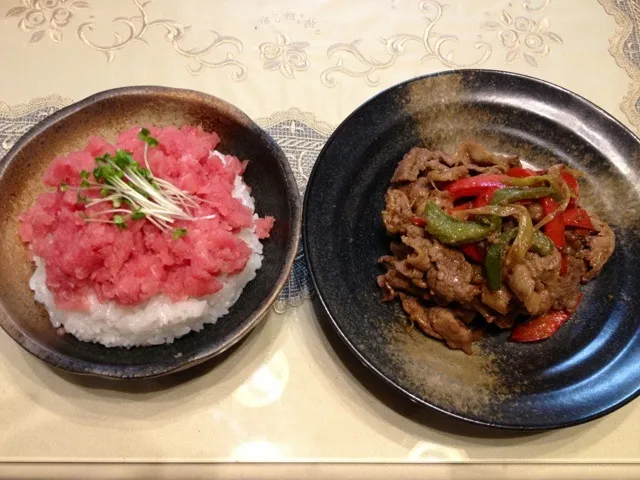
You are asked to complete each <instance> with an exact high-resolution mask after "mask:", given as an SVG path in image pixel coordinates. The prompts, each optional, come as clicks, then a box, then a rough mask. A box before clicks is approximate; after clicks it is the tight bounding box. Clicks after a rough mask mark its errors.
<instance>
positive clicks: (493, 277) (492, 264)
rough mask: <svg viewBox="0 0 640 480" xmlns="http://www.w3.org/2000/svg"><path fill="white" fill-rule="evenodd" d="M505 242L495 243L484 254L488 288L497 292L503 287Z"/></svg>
mask: <svg viewBox="0 0 640 480" xmlns="http://www.w3.org/2000/svg"><path fill="white" fill-rule="evenodd" d="M503 251H504V244H503V243H494V244H493V245H490V246H489V248H487V253H486V254H485V256H484V270H485V276H486V277H487V288H488V289H489V290H490V291H492V292H496V291H498V290H500V288H502V255H503Z"/></svg>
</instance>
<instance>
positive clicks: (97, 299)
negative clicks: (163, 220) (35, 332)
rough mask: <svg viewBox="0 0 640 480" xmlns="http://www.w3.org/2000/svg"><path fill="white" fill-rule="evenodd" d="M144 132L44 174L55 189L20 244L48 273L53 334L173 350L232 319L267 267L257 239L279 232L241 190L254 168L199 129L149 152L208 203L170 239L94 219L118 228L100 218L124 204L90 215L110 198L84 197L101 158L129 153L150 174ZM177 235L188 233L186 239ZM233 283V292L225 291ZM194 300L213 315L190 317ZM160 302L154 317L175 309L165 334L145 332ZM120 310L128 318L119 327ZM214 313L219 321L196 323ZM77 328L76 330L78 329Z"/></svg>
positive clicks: (162, 175)
mask: <svg viewBox="0 0 640 480" xmlns="http://www.w3.org/2000/svg"><path fill="white" fill-rule="evenodd" d="M140 131H141V128H140V127H138V126H136V127H133V128H131V129H129V130H127V131H125V132H123V133H122V134H120V135H119V136H118V138H117V139H116V142H115V144H110V143H108V142H107V141H105V140H104V139H102V138H100V137H91V138H90V139H89V141H88V144H87V146H86V148H85V149H84V150H82V151H79V152H73V153H70V154H68V155H65V156H61V157H58V158H56V159H55V160H54V161H53V162H52V164H51V165H50V166H49V168H48V169H47V171H46V173H45V175H44V183H45V184H46V185H48V186H51V187H55V188H56V190H55V191H51V192H48V193H44V194H42V195H40V196H39V197H38V198H37V199H36V202H35V204H34V205H33V206H32V207H31V208H30V209H29V210H27V211H26V212H25V213H23V214H22V215H21V216H20V236H21V238H22V240H23V241H24V242H26V243H27V244H28V246H29V251H30V253H31V254H32V256H33V257H34V261H36V264H37V265H38V267H39V270H40V271H39V272H36V273H37V275H34V278H32V287H33V288H34V290H35V291H36V298H37V299H38V300H39V301H41V302H43V303H45V305H46V306H47V308H48V310H49V313H50V315H51V317H52V322H53V323H54V325H55V326H60V325H64V327H65V330H66V331H67V332H70V333H73V334H74V335H76V336H77V337H78V338H81V339H82V340H91V341H99V342H101V343H104V344H105V345H108V346H112V345H125V346H132V345H144V344H150V343H162V342H166V341H172V340H173V338H175V337H177V336H180V335H183V334H184V333H186V332H188V331H189V330H197V329H199V328H201V327H202V323H204V322H207V321H215V318H216V317H217V316H220V313H222V314H224V313H226V311H228V307H230V304H229V301H230V300H233V301H235V299H237V296H239V293H240V292H241V291H242V288H243V287H244V285H245V284H246V282H248V281H249V280H251V279H252V278H253V277H254V276H255V270H256V269H257V268H259V267H260V264H261V259H262V256H261V253H262V246H261V244H260V242H259V241H258V240H259V239H265V238H268V237H269V234H270V231H271V228H272V227H273V224H274V219H273V218H272V217H265V218H259V217H258V216H257V215H256V214H255V213H254V202H253V199H252V198H251V196H250V190H249V188H248V187H247V186H246V184H245V183H244V181H243V180H242V174H243V173H244V170H245V168H246V167H247V162H246V161H244V162H243V161H240V160H239V159H238V158H236V157H234V156H232V155H224V154H221V153H220V152H217V151H216V150H215V149H216V146H217V145H218V143H219V142H220V138H219V137H218V135H217V134H216V133H207V132H204V131H203V130H201V129H200V128H197V127H191V126H185V127H182V128H175V127H166V128H150V135H151V136H152V137H153V138H155V139H157V141H158V145H157V146H154V148H148V153H147V161H148V166H149V169H150V171H151V172H152V174H153V176H154V177H155V178H158V179H163V180H166V181H168V182H170V183H171V184H173V185H174V186H175V187H177V188H178V189H180V190H181V191H182V192H185V193H187V194H190V195H192V196H193V197H192V198H197V199H198V206H197V208H194V209H193V211H192V212H191V213H192V214H193V216H194V219H190V220H184V219H180V220H175V222H174V223H172V224H171V229H172V230H171V231H163V230H161V229H160V228H158V227H157V226H156V225H154V224H153V223H151V222H150V221H149V220H148V219H146V218H142V219H139V220H132V219H131V218H128V221H127V222H126V228H120V227H119V226H117V225H116V224H114V223H112V222H111V223H109V222H96V221H87V218H109V216H108V215H103V216H100V215H96V214H99V212H100V211H105V210H108V209H110V208H111V209H112V208H113V206H112V205H111V204H110V203H108V202H103V203H101V204H98V205H95V206H91V207H89V208H87V207H86V204H87V202H88V201H89V202H90V201H91V200H92V199H96V198H99V196H100V193H99V192H98V191H97V190H80V192H83V193H84V195H83V194H82V193H80V194H79V190H78V188H79V187H80V186H81V182H82V177H81V172H83V171H86V172H92V171H93V169H94V168H95V167H96V160H95V159H96V157H100V156H102V155H104V154H105V153H108V154H110V155H114V154H115V153H116V150H125V151H127V152H130V153H131V154H132V156H133V159H134V160H135V161H137V162H138V163H139V164H140V165H144V150H145V141H143V140H142V139H140V138H139V132H140ZM85 175H86V173H85ZM92 178H93V177H92ZM176 231H179V232H182V233H181V234H180V235H178V236H176V235H175V232H176ZM257 250H259V251H257ZM250 260H253V261H250ZM43 271H44V275H43ZM234 276H237V277H239V278H241V279H242V281H240V282H238V281H236V280H235V279H233V277H234ZM245 280H246V281H245ZM42 281H44V285H43V284H42ZM38 282H40V283H38ZM230 284H233V286H232V290H233V291H229V292H221V291H222V290H224V289H225V287H226V286H228V285H230ZM227 290H228V289H227ZM218 293H224V295H222V296H223V297H224V299H225V300H224V301H225V303H226V304H229V305H226V306H225V307H224V308H223V309H222V310H221V311H217V310H216V305H215V303H216V294H218ZM194 300H195V301H196V302H200V303H202V305H204V307H203V308H202V309H200V308H195V309H193V308H191V307H193V305H194ZM180 302H190V303H189V304H188V305H187V304H186V303H185V308H186V307H187V306H190V308H191V310H189V309H188V308H187V310H188V311H189V312H191V313H193V315H191V316H190V317H189V318H187V319H185V318H182V317H184V316H185V315H184V312H182V313H180V312H179V309H176V307H179V304H180ZM203 302H204V303H203ZM212 302H213V303H212ZM231 303H233V302H231ZM151 304H152V305H153V310H154V311H150V312H148V313H150V314H151V315H154V314H155V316H158V315H160V314H163V312H159V310H158V309H159V305H164V306H166V312H164V314H163V315H164V317H165V318H164V319H161V321H159V323H158V324H157V325H155V326H154V325H153V322H151V323H150V322H149V320H148V319H147V320H146V321H145V322H146V323H145V326H144V329H143V330H144V331H136V325H135V324H134V325H131V323H132V321H131V319H132V318H134V317H132V315H134V316H135V314H136V312H144V311H145V310H148V309H149V306H150V305H151ZM169 304H173V305H169ZM207 305H208V306H207ZM107 307H111V309H110V310H109V308H107ZM105 308H106V310H105ZM212 309H213V310H216V311H215V312H213V311H212ZM114 311H118V312H120V313H119V314H118V315H115V317H117V318H114V314H113V312H114ZM100 312H102V313H100ZM154 312H155V313H154ZM172 312H173V313H172ZM207 312H209V313H215V315H211V316H210V317H209V318H204V319H201V318H195V317H202V316H203V315H204V316H205V317H206V314H207ZM196 314H197V315H196ZM176 315H177V317H176ZM194 315H195V317H194ZM160 316H162V315H160ZM98 317H99V318H98ZM178 317H179V318H178ZM176 318H177V320H176ZM83 322H84V323H83ZM69 323H73V324H74V325H75V327H74V328H71V329H70V325H69ZM134 323H135V322H134ZM92 324H95V325H92ZM150 325H151V327H153V328H150ZM94 326H95V328H93V327H94ZM167 327H168V328H167ZM185 328H186V331H185ZM163 329H164V330H163ZM153 332H155V333H153ZM149 339H150V340H149Z"/></svg>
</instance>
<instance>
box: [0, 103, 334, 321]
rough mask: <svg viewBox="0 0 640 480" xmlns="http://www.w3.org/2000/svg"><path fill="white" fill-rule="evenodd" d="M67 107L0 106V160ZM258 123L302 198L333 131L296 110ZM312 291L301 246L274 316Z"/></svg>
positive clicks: (307, 296)
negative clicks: (273, 142)
mask: <svg viewBox="0 0 640 480" xmlns="http://www.w3.org/2000/svg"><path fill="white" fill-rule="evenodd" d="M70 103H72V100H70V99H65V98H62V97H60V96H58V95H52V96H49V97H46V98H37V99H34V100H32V101H31V102H30V103H28V104H25V105H17V106H10V105H7V104H6V103H1V102H0V159H2V158H3V157H4V155H5V154H6V153H7V152H8V151H9V149H10V148H11V147H12V146H13V144H14V143H15V142H16V141H17V140H18V139H19V138H20V137H21V136H22V135H23V134H25V133H26V132H27V131H28V130H29V129H30V128H31V127H32V126H34V125H35V124H36V123H38V122H40V121H41V120H43V119H45V118H46V117H48V116H49V115H51V114H52V113H54V112H55V111H56V110H58V109H60V108H62V107H63V106H65V105H68V104H70ZM257 123H258V124H259V125H260V126H261V127H263V128H264V129H265V130H266V131H267V132H268V133H269V134H270V135H271V136H272V137H273V138H274V139H275V140H276V141H277V142H278V144H279V145H280V146H281V147H282V149H283V151H284V153H285V154H286V156H287V159H288V160H289V163H290V164H291V168H292V169H293V172H294V174H295V177H296V181H297V182H298V187H299V188H300V195H301V196H302V195H304V189H305V187H306V185H307V180H308V179H309V174H310V172H311V168H312V167H313V164H314V163H315V161H316V159H317V158H318V154H319V153H320V150H321V149H322V146H323V145H324V143H325V142H326V141H327V138H328V137H329V135H330V133H331V131H332V127H331V126H330V125H328V124H326V123H323V122H320V121H318V120H317V119H316V118H315V117H314V116H313V115H312V114H309V113H305V112H301V111H300V110H298V109H290V110H287V111H283V112H278V113H276V114H274V115H272V116H270V117H267V118H260V119H258V120H257ZM0 161H1V160H0ZM312 290H313V288H312V284H311V278H310V277H309V272H308V270H307V265H306V263H305V259H304V251H303V248H302V246H301V247H300V249H299V251H298V254H297V256H296V259H295V263H294V265H293V269H292V272H291V276H290V277H289V280H288V282H287V284H286V285H285V287H284V289H283V291H282V293H281V294H280V296H279V297H278V299H277V300H276V302H275V304H274V307H273V308H274V310H275V311H276V312H279V313H283V312H285V311H286V310H287V309H288V308H289V307H295V306H298V305H300V304H301V303H302V302H303V301H304V300H305V299H307V298H310V297H311V294H312Z"/></svg>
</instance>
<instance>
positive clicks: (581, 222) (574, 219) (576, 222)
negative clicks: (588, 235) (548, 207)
mask: <svg viewBox="0 0 640 480" xmlns="http://www.w3.org/2000/svg"><path fill="white" fill-rule="evenodd" d="M562 220H563V221H564V224H565V225H566V226H567V227H577V228H582V229H585V230H595V228H594V227H593V223H592V222H591V219H590V218H589V214H588V213H587V211H586V210H585V209H584V208H567V209H566V210H565V211H564V212H562Z"/></svg>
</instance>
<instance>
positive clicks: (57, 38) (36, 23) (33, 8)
mask: <svg viewBox="0 0 640 480" xmlns="http://www.w3.org/2000/svg"><path fill="white" fill-rule="evenodd" d="M21 3H22V4H21V5H19V6H17V7H13V8H11V9H10V10H9V11H8V12H7V14H6V17H7V18H9V17H22V18H20V21H19V22H18V28H20V30H22V31H23V32H32V34H31V38H30V39H29V44H34V43H38V42H39V41H40V40H42V39H43V38H44V37H45V34H46V33H47V32H49V37H51V40H53V41H54V42H61V41H62V29H63V28H64V27H66V26H67V25H69V22H70V21H71V19H72V18H73V16H74V10H77V9H82V8H88V7H90V5H89V3H88V2H85V1H83V0H76V1H69V0H22V2H21Z"/></svg>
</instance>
